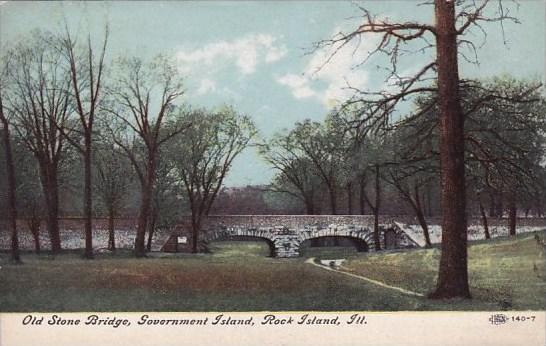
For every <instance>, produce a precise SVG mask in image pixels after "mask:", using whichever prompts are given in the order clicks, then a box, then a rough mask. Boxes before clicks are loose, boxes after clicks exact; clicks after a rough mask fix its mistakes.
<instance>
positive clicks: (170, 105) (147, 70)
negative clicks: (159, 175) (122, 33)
mask: <svg viewBox="0 0 546 346" xmlns="http://www.w3.org/2000/svg"><path fill="white" fill-rule="evenodd" d="M118 65H119V68H120V70H119V71H118V75H116V76H115V77H114V78H115V82H114V83H113V86H112V89H111V90H110V92H109V94H110V95H111V100H110V102H108V104H106V105H105V107H104V109H105V111H106V112H107V113H108V114H110V115H112V116H113V119H114V120H117V121H118V124H119V125H120V126H119V127H118V128H116V129H112V135H113V138H114V142H115V143H116V144H117V145H119V146H120V147H121V148H123V150H124V152H125V153H126V155H127V156H128V158H129V160H130V161H131V163H132V164H133V167H134V169H135V171H136V174H137V176H138V179H139V181H140V187H141V201H140V211H139V216H138V226H137V236H136V239H135V255H136V256H137V257H142V256H145V252H146V248H145V236H146V230H147V229H148V218H149V216H150V213H151V208H152V203H153V189H154V184H155V178H156V172H157V163H158V157H159V150H160V147H161V146H162V145H164V144H165V142H167V141H168V140H169V139H171V138H173V137H174V136H176V135H178V134H179V133H181V132H182V131H183V130H184V129H185V128H186V127H187V125H185V124H180V127H176V128H175V127H173V128H170V130H171V131H172V132H169V133H166V132H165V131H162V129H163V128H164V127H165V124H166V123H167V122H168V120H169V119H172V118H173V117H174V116H175V115H176V114H177V112H180V109H179V108H177V107H176V106H175V104H174V102H175V101H176V100H177V99H178V98H179V97H180V96H181V95H182V94H183V93H184V90H183V89H182V77H181V76H180V74H179V73H178V68H177V67H176V65H175V64H174V62H173V61H170V60H169V59H167V58H166V57H162V56H158V57H156V58H155V59H154V61H152V62H151V63H148V64H146V63H144V62H143V61H142V60H141V59H139V58H132V59H122V60H121V61H120V62H119V64H118ZM135 149H138V150H135Z"/></svg>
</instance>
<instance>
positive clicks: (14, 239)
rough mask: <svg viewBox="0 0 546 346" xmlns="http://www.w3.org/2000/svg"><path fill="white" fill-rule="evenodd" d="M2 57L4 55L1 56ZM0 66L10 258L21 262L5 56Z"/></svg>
mask: <svg viewBox="0 0 546 346" xmlns="http://www.w3.org/2000/svg"><path fill="white" fill-rule="evenodd" d="M3 58H4V57H3ZM2 60H3V61H1V63H2V65H1V66H0V130H2V144H3V147H4V155H5V158H6V170H7V178H8V179H7V180H8V223H9V230H10V234H11V259H12V260H13V261H14V262H15V263H18V262H21V256H20V254H19V237H18V233H17V200H16V193H15V191H16V188H17V183H16V181H15V165H14V163H13V152H12V149H11V135H10V121H9V119H8V114H7V113H8V111H7V109H5V108H4V100H3V97H2V95H3V94H4V93H5V92H6V89H7V88H6V84H7V78H6V77H7V70H8V68H9V67H10V66H8V62H7V57H6V58H5V60H4V59H2Z"/></svg>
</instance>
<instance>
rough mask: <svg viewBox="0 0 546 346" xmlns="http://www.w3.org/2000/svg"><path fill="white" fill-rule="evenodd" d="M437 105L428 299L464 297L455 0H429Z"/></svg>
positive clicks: (461, 124)
mask: <svg viewBox="0 0 546 346" xmlns="http://www.w3.org/2000/svg"><path fill="white" fill-rule="evenodd" d="M435 23H436V55H437V56H436V63H437V70H438V97H439V108H440V166H441V182H442V197H441V199H442V253H441V257H440V267H439V273H438V283H437V287H436V290H435V291H434V292H433V293H432V294H431V295H430V296H431V297H432V298H452V297H463V298H470V289H469V287H468V266H467V229H466V228H467V223H466V196H465V166H464V115H463V112H462V108H461V103H460V97H459V73H458V62H457V32H456V29H455V1H445V0H435Z"/></svg>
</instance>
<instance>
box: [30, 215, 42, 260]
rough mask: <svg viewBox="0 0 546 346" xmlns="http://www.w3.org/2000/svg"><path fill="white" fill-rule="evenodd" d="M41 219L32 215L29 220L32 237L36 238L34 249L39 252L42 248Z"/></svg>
mask: <svg viewBox="0 0 546 346" xmlns="http://www.w3.org/2000/svg"><path fill="white" fill-rule="evenodd" d="M40 223H41V222H40V219H38V218H36V217H34V216H33V217H31V218H30V220H28V221H27V225H28V229H29V231H30V233H31V234H32V238H33V239H34V251H35V252H36V253H37V254H39V253H40V251H41V249H40Z"/></svg>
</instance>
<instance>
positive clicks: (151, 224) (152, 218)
mask: <svg viewBox="0 0 546 346" xmlns="http://www.w3.org/2000/svg"><path fill="white" fill-rule="evenodd" d="M151 209H152V212H151V213H150V217H149V219H148V240H147V242H146V251H148V252H150V251H152V240H153V238H154V231H155V223H156V220H157V213H156V210H155V208H154V207H152V208H151Z"/></svg>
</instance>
